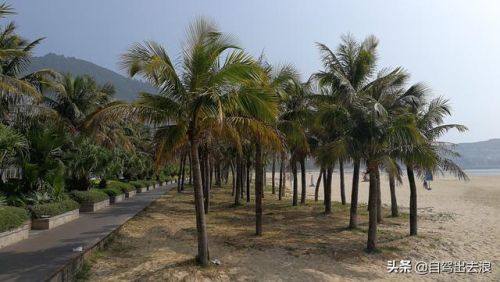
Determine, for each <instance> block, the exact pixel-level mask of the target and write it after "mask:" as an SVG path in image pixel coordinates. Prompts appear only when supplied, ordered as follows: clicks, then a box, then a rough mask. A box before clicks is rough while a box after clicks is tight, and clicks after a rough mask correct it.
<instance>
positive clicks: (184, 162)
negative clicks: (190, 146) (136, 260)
mask: <svg viewBox="0 0 500 282" xmlns="http://www.w3.org/2000/svg"><path fill="white" fill-rule="evenodd" d="M186 155H187V153H186V154H184V157H183V160H182V173H181V191H184V178H185V177H186V159H187V157H186Z"/></svg>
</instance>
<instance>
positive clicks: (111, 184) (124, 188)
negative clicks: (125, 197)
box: [107, 180, 136, 195]
mask: <svg viewBox="0 0 500 282" xmlns="http://www.w3.org/2000/svg"><path fill="white" fill-rule="evenodd" d="M107 188H108V189H115V190H118V191H121V193H120V194H123V193H126V192H130V191H134V190H135V188H136V187H135V186H134V185H133V184H131V183H125V182H121V181H114V180H112V181H108V185H107ZM108 195H109V194H108Z"/></svg>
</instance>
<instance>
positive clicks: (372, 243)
mask: <svg viewBox="0 0 500 282" xmlns="http://www.w3.org/2000/svg"><path fill="white" fill-rule="evenodd" d="M367 163H368V165H369V167H368V170H369V173H370V189H369V194H370V196H369V200H368V206H369V208H370V209H369V215H368V242H367V245H366V249H367V251H368V252H373V251H375V250H376V249H377V210H378V209H377V201H378V199H377V198H378V197H377V196H378V192H377V170H378V167H377V164H376V163H374V162H367Z"/></svg>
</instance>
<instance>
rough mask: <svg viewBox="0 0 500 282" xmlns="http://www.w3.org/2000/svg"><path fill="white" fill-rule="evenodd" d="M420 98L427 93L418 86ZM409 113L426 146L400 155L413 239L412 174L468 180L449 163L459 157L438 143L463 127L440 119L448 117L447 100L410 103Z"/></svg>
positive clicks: (414, 194)
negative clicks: (430, 173) (438, 175)
mask: <svg viewBox="0 0 500 282" xmlns="http://www.w3.org/2000/svg"><path fill="white" fill-rule="evenodd" d="M420 88H421V89H422V90H421V91H422V92H423V95H422V97H425V96H424V95H425V94H427V92H428V89H426V88H424V87H422V86H420ZM409 112H410V113H411V114H413V115H414V116H415V119H416V126H417V128H418V130H420V132H421V133H422V134H423V135H424V136H425V140H426V142H424V143H421V144H418V145H414V146H411V147H410V149H409V150H406V151H405V152H403V153H402V154H401V156H402V160H403V161H404V163H405V165H406V173H407V176H408V182H409V185H410V235H412V236H415V235H417V186H416V181H415V172H417V175H420V176H423V175H425V173H426V172H434V173H436V172H448V173H451V174H453V175H454V176H455V177H457V178H458V179H460V180H468V177H467V175H466V174H465V172H464V171H463V170H462V169H461V168H460V166H458V165H457V164H456V163H455V162H454V160H453V159H455V158H456V157H458V156H459V155H458V154H457V153H456V152H454V151H453V148H452V147H450V146H449V144H447V143H444V142H440V141H439V140H438V139H439V138H440V137H441V136H443V134H445V133H446V132H448V131H450V130H453V129H455V130H458V131H459V132H464V131H466V130H467V127H465V126H464V125H461V124H444V118H445V117H447V116H449V115H451V107H450V105H449V102H448V100H446V99H443V98H442V97H437V98H434V99H432V100H430V101H428V102H427V101H426V100H425V99H420V100H417V102H415V103H411V104H410V107H409Z"/></svg>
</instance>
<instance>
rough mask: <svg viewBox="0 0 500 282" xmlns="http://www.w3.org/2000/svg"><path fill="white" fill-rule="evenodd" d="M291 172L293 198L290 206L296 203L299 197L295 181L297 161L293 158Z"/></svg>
mask: <svg viewBox="0 0 500 282" xmlns="http://www.w3.org/2000/svg"><path fill="white" fill-rule="evenodd" d="M291 166H292V174H293V198H292V206H296V205H298V198H299V186H298V183H297V162H295V158H292V163H291Z"/></svg>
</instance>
